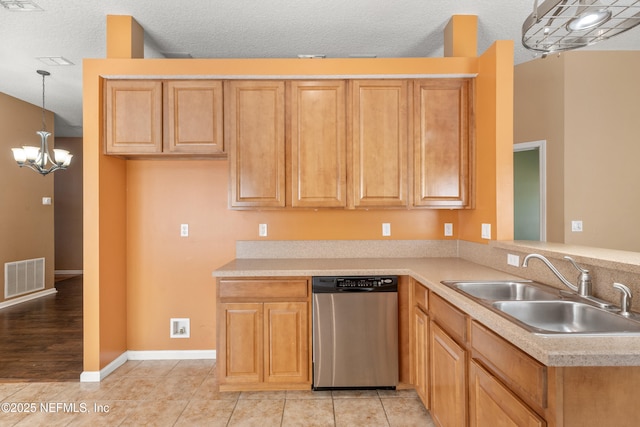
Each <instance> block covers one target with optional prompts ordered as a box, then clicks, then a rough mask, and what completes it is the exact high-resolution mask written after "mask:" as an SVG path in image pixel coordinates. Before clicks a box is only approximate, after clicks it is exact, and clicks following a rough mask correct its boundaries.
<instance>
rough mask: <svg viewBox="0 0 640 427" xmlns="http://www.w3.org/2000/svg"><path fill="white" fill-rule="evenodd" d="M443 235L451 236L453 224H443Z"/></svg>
mask: <svg viewBox="0 0 640 427" xmlns="http://www.w3.org/2000/svg"><path fill="white" fill-rule="evenodd" d="M444 235H445V236H446V237H448V236H453V224H452V223H450V222H445V224H444Z"/></svg>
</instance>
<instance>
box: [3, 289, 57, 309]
mask: <svg viewBox="0 0 640 427" xmlns="http://www.w3.org/2000/svg"><path fill="white" fill-rule="evenodd" d="M56 292H58V291H57V289H56V288H49V289H45V290H42V291H38V292H34V293H32V294H28V295H23V296H21V297H17V298H12V299H10V300H7V301H2V302H0V310H1V309H3V308H7V307H11V306H12V305H16V304H20V303H23V302H27V301H31V300H34V299H38V298H42V297H46V296H47V295H51V294H55V293H56Z"/></svg>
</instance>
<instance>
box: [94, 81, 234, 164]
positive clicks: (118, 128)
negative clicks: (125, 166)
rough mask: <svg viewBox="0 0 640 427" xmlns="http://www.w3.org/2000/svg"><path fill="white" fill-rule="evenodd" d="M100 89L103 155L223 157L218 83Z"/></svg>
mask: <svg viewBox="0 0 640 427" xmlns="http://www.w3.org/2000/svg"><path fill="white" fill-rule="evenodd" d="M105 88H106V90H105V105H106V111H105V119H106V122H105V128H106V131H105V152H106V154H114V155H122V156H126V157H135V156H147V157H169V156H175V157H217V156H221V155H224V144H223V133H222V117H223V112H222V82H220V81H210V80H184V81H182V80H177V81H165V82H162V81H159V80H107V81H106V83H105ZM163 119H164V120H163Z"/></svg>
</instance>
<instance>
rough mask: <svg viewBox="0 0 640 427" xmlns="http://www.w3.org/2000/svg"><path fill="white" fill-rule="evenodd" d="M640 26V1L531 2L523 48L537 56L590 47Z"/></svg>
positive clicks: (545, 0)
mask: <svg viewBox="0 0 640 427" xmlns="http://www.w3.org/2000/svg"><path fill="white" fill-rule="evenodd" d="M638 24H640V0H544V1H542V2H541V4H540V5H538V0H534V4H533V13H531V15H529V16H528V17H527V19H526V20H525V21H524V24H523V25H522V44H523V45H524V47H526V48H527V49H530V50H534V51H538V52H544V53H549V52H559V51H564V50H571V49H578V48H581V47H584V46H589V45H592V44H594V43H598V42H600V41H603V40H607V39H610V38H612V37H614V36H617V35H618V34H621V33H623V32H625V31H628V30H630V29H631V28H633V27H635V26H636V25H638Z"/></svg>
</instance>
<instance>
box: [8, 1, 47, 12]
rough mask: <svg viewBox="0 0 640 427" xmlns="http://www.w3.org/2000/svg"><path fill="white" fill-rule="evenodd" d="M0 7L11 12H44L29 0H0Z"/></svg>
mask: <svg viewBox="0 0 640 427" xmlns="http://www.w3.org/2000/svg"><path fill="white" fill-rule="evenodd" d="M0 5H2V7H4V8H5V9H9V10H10V11H12V12H41V11H43V10H44V9H42V8H41V7H40V6H38V5H37V4H35V3H34V2H32V1H30V0H0Z"/></svg>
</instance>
